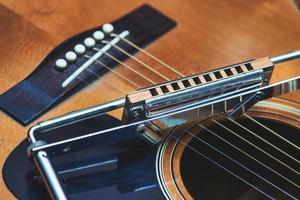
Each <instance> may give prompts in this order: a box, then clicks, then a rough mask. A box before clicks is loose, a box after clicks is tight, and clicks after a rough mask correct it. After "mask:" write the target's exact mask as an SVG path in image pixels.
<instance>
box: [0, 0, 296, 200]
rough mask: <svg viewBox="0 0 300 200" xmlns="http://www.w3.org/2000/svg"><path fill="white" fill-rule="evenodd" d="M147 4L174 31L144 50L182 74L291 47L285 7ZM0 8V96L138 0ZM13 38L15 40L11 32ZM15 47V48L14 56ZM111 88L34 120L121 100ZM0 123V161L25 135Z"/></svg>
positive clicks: (284, 71)
mask: <svg viewBox="0 0 300 200" xmlns="http://www.w3.org/2000/svg"><path fill="white" fill-rule="evenodd" d="M149 4H150V5H152V6H154V7H155V8H157V9H158V10H160V11H162V12H163V13H164V14H166V15H168V16H170V17H171V18H172V19H175V20H176V21H177V22H178V24H179V26H178V27H177V28H176V29H174V31H172V32H170V33H169V34H167V35H166V36H165V37H163V38H162V39H160V40H158V42H156V43H155V44H153V45H152V46H150V47H149V48H148V49H147V50H148V51H150V52H151V53H153V54H154V55H156V56H158V57H160V58H162V59H163V60H164V61H166V62H167V63H168V64H170V65H172V66H175V67H176V69H178V70H179V71H180V72H182V73H183V74H186V75H189V74H192V73H194V72H201V71H202V72H203V71H206V70H209V69H211V68H210V67H208V66H224V65H225V64H230V63H236V62H238V61H242V60H248V59H250V58H259V57H263V56H266V55H277V54H280V53H283V52H287V51H290V50H294V49H297V48H299V41H300V40H299V35H300V34H298V33H299V31H300V29H299V27H300V26H299V14H298V13H297V11H296V10H294V8H293V7H292V6H291V4H290V3H289V2H288V1H276V2H272V3H271V2H268V1H258V0H257V1H251V3H250V2H244V1H231V2H226V1H206V2H199V1H190V2H185V3H182V2H181V1H174V3H173V4H169V3H165V4H164V3H162V2H161V1H155V0H154V1H149ZM2 5H4V6H1V10H2V11H3V12H2V13H4V14H5V15H4V17H3V18H2V20H3V21H2V22H3V23H4V24H5V25H6V26H2V27H7V28H5V29H4V28H3V29H1V30H0V31H1V35H2V36H3V37H1V42H2V44H3V46H4V48H3V51H4V50H5V52H3V54H2V55H3V57H2V58H1V61H2V63H3V65H2V67H1V68H0V70H1V74H4V75H3V79H5V81H3V83H2V85H1V86H0V89H1V93H3V92H5V91H6V90H8V89H9V88H10V87H12V86H13V85H15V84H16V83H17V82H18V81H20V80H22V79H23V78H24V77H25V76H26V75H28V74H29V73H30V72H31V71H32V70H33V69H34V66H36V65H37V64H38V63H39V62H40V61H41V60H42V57H43V56H45V55H47V53H48V52H49V51H50V50H51V49H52V48H53V47H55V46H56V45H57V44H59V43H60V42H61V41H64V40H65V39H66V38H69V37H71V36H72V35H74V34H77V33H79V32H81V31H82V30H87V29H89V28H91V27H97V26H99V24H103V23H104V22H107V21H112V20H114V19H117V18H119V17H120V16H122V15H124V14H126V13H128V12H129V11H131V10H133V9H134V8H137V7H138V6H139V5H141V2H139V1H131V2H127V3H126V4H122V5H121V4H119V2H118V1H110V2H106V3H105V5H104V4H103V2H101V1H99V2H95V1H90V2H82V1H80V2H76V3H74V1H69V2H64V3H62V2H61V1H51V5H50V4H49V5H48V6H45V2H44V3H42V2H41V1H39V2H31V1H30V2H27V3H24V4H19V3H17V2H15V1H5V2H4V1H3V2H2ZM87 5H89V6H87ZM90 5H93V6H90ZM6 7H8V8H10V9H7V8H6ZM104 7H105V9H104ZM12 10H14V11H15V12H16V13H18V14H16V13H15V12H12ZM245 10H246V11H247V12H245ZM100 11H101V12H100ZM29 13H30V14H29ZM61 13H63V14H61ZM74 13H76V20H74ZM8 16H10V17H8ZM57 16H60V18H59V20H57ZM70 22H72V26H69V24H70ZM66 27H68V28H66ZM62 30H63V31H62ZM279 30H280V31H279ZM8 31H9V33H10V34H8V33H7V32H8ZM20 32H22V34H18V33H20ZM270 35H271V36H272V37H270ZM16 37H17V38H19V40H15V38H16ZM10 41H14V42H13V43H12V42H10ZM228 41H230V42H228ZM25 47H26V48H25ZM28 48H29V49H38V51H34V50H32V51H31V52H30V53H29V52H28ZM16 49H18V53H17V54H16ZM7 55H9V56H7ZM29 57H30V58H29ZM138 58H140V59H147V58H146V57H145V56H143V55H141V54H139V55H138ZM24 60H26V62H24ZM127 63H128V64H130V65H133V66H134V67H135V68H136V69H137V70H140V71H141V72H144V73H146V72H145V71H144V68H142V67H140V66H138V65H137V64H136V63H134V62H132V61H128V62H127ZM149 63H150V64H152V66H153V67H154V68H156V69H158V70H161V72H162V73H164V74H165V75H168V76H169V77H170V78H176V77H177V76H176V75H175V74H173V73H172V72H169V71H167V70H165V69H164V68H163V67H161V66H158V65H156V64H154V63H151V61H149ZM199 66H200V67H199ZM297 66H299V62H293V63H286V64H283V65H282V66H281V67H280V68H277V69H276V70H277V72H281V73H278V74H280V76H278V77H273V80H272V81H275V80H279V79H284V78H288V77H292V76H293V75H297V74H299V70H298V69H299V68H297ZM16 70H18V73H16ZM117 70H118V71H119V72H122V73H123V74H124V75H125V76H127V77H128V78H130V79H131V80H134V82H136V83H140V84H141V85H142V86H149V83H147V82H146V81H145V80H143V79H142V78H140V77H137V76H136V75H133V74H132V73H130V72H128V71H127V70H124V68H122V67H118V69H117ZM147 76H148V77H149V78H151V79H153V80H155V82H157V83H159V82H162V81H164V80H162V79H161V78H160V77H157V76H156V75H155V74H152V73H150V72H147ZM8 77H9V79H8ZM105 77H106V78H110V80H112V81H114V83H115V84H117V85H118V86H119V87H121V88H122V89H125V90H126V91H128V92H129V91H133V90H135V89H136V88H134V87H133V86H132V85H130V84H129V83H126V82H124V81H123V80H120V79H119V78H117V77H116V76H114V75H113V74H112V73H108V74H107V75H106V76H105ZM113 90H114V88H113V87H111V86H110V85H108V84H106V83H105V82H104V81H99V82H96V83H95V84H93V86H92V87H89V88H88V89H86V90H82V91H81V93H79V94H78V95H75V96H73V97H72V98H70V99H69V100H68V101H67V102H63V103H62V105H61V106H58V107H56V108H55V109H54V110H53V111H51V112H49V113H47V114H46V115H44V116H43V117H42V119H41V120H45V119H48V118H51V117H54V116H58V115H61V114H63V113H66V112H69V111H73V110H77V109H80V108H83V107H87V106H91V105H95V104H98V103H101V102H106V101H108V100H111V99H115V98H118V97H122V96H123V94H121V93H116V92H115V91H113ZM285 98H291V99H294V101H298V100H299V94H298V93H297V94H291V95H286V96H285ZM114 115H115V116H119V113H114ZM39 121H40V120H39ZM0 122H1V124H2V126H1V127H0V134H1V138H2V143H1V144H2V147H3V148H2V151H1V162H2V163H4V159H5V158H6V156H7V155H8V154H9V152H10V151H12V150H13V149H14V148H15V146H16V145H17V144H18V143H19V142H20V141H22V140H23V139H24V138H25V137H26V133H27V131H28V129H27V128H24V127H22V126H20V125H19V124H17V123H16V122H14V121H12V120H11V119H10V118H9V117H8V116H6V115H5V114H1V117H0ZM0 190H1V195H2V197H3V198H5V199H14V197H13V196H12V195H11V194H10V193H9V192H8V191H7V189H6V187H5V185H4V183H2V184H1V189H0Z"/></svg>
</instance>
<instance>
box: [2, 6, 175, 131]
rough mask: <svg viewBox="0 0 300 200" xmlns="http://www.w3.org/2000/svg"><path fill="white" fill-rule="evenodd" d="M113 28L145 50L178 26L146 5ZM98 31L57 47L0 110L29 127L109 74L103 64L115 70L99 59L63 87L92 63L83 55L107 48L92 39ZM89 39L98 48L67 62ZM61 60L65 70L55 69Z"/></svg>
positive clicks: (11, 92)
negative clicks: (69, 80) (127, 34)
mask: <svg viewBox="0 0 300 200" xmlns="http://www.w3.org/2000/svg"><path fill="white" fill-rule="evenodd" d="M112 25H113V26H114V33H116V34H121V33H122V32H123V31H129V36H128V38H129V39H130V40H131V41H132V42H134V43H135V44H137V45H139V46H145V45H147V44H149V43H150V42H152V41H153V40H155V39H157V37H159V36H161V35H162V34H163V33H165V32H166V31H168V30H170V29H171V28H172V27H174V26H175V22H174V21H172V20H171V19H168V18H167V17H166V16H163V15H162V14H160V13H159V12H158V11H156V10H154V9H153V8H151V7H150V6H148V5H144V6H142V7H140V8H137V9H136V10H135V11H133V12H131V13H130V14H128V15H126V16H124V17H122V18H120V19H118V20H116V21H115V22H113V23H112ZM98 30H102V26H100V27H97V28H94V29H91V30H88V31H85V32H83V33H80V34H78V35H76V36H74V37H72V38H70V39H68V40H66V41H65V42H64V43H62V44H60V45H59V46H58V47H56V48H55V49H54V50H53V51H51V52H50V53H49V55H48V56H47V57H46V58H45V59H44V60H43V61H42V62H41V64H40V65H39V66H38V67H37V68H36V69H35V70H34V71H33V72H32V73H31V74H30V75H29V76H28V77H27V78H26V79H25V80H23V81H22V82H20V83H18V84H17V85H16V86H14V87H13V88H11V89H10V90H8V91H7V92H5V93H4V94H2V95H1V96H0V108H1V109H2V110H3V111H4V112H6V113H7V114H8V115H10V116H11V117H13V118H14V119H15V120H17V121H19V122H20V123H21V124H23V125H27V124H28V123H30V122H31V121H32V120H34V119H36V118H37V117H38V116H40V115H41V114H42V113H45V112H46V111H47V110H49V109H51V108H52V107H53V106H54V105H56V104H58V103H59V102H61V101H63V100H64V99H67V98H68V97H69V96H70V95H72V94H74V93H76V92H77V91H79V90H80V89H82V88H83V87H86V86H87V85H88V84H90V83H92V81H93V80H96V79H98V78H99V77H101V76H103V75H104V74H105V73H107V72H108V71H109V70H107V69H106V68H105V67H104V66H103V65H102V63H103V64H104V65H105V66H109V67H110V68H114V67H115V66H116V65H117V64H118V63H117V62H116V61H114V60H112V59H110V58H109V57H105V56H100V57H99V58H98V59H97V62H98V63H97V62H92V63H91V64H90V65H89V66H88V68H87V69H85V70H84V71H83V72H81V73H80V74H79V75H78V76H77V78H75V79H74V80H73V81H71V82H70V83H69V84H68V85H66V86H63V84H64V83H65V81H66V80H67V79H68V77H70V76H71V75H72V74H73V73H74V72H75V71H77V70H78V68H80V67H81V66H82V65H84V63H86V62H87V61H88V60H89V59H87V58H86V57H84V56H83V55H81V54H84V55H89V56H93V55H94V54H96V52H95V50H94V49H93V48H99V49H101V48H103V47H104V46H105V44H103V43H101V42H99V41H97V40H96V38H94V37H93V34H94V33H95V31H98ZM102 34H103V32H102ZM103 37H104V39H105V40H112V38H111V37H109V36H107V35H106V36H103ZM87 39H90V40H92V41H94V42H95V40H96V44H95V45H93V46H92V47H90V48H88V47H89V46H87V45H86V47H85V50H84V51H83V53H81V54H80V53H77V56H75V60H74V61H73V60H72V61H68V60H66V58H65V57H67V56H66V55H67V53H68V52H69V53H70V52H72V53H73V54H74V49H75V47H76V45H78V44H81V45H82V44H83V43H86V42H87ZM119 43H121V44H119V46H121V47H122V48H124V49H125V50H126V51H127V52H129V53H131V54H133V53H134V52H136V49H135V48H133V47H130V46H128V45H126V44H124V42H123V43H122V42H119ZM87 44H88V42H87ZM83 48H84V47H83ZM75 52H76V49H75ZM78 52H80V51H78ZM109 52H110V54H111V55H113V56H115V57H116V58H118V59H119V60H121V61H124V60H125V59H126V58H128V57H126V55H124V54H122V53H120V52H118V51H111V50H110V51H109ZM75 55H76V53H75ZM76 57H77V58H76ZM60 59H63V60H62V61H61V62H63V61H64V62H66V63H67V64H66V67H64V68H63V69H60V68H58V67H57V66H56V65H57V64H56V63H57V62H58V61H60ZM99 62H101V64H99ZM58 66H59V65H58Z"/></svg>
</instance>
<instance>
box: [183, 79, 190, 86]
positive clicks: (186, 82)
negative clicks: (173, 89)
mask: <svg viewBox="0 0 300 200" xmlns="http://www.w3.org/2000/svg"><path fill="white" fill-rule="evenodd" d="M182 84H183V85H184V87H190V86H191V84H190V82H189V80H183V81H182Z"/></svg>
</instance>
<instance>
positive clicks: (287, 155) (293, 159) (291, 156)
mask: <svg viewBox="0 0 300 200" xmlns="http://www.w3.org/2000/svg"><path fill="white" fill-rule="evenodd" d="M110 57H113V56H112V55H110ZM115 60H118V59H116V58H115ZM121 62H122V61H120V60H119V63H121ZM260 139H262V138H260ZM269 144H270V143H269ZM271 145H272V144H271ZM273 146H274V145H273ZM275 148H277V147H275ZM278 149H279V148H277V150H278ZM280 150H281V149H280ZM280 150H279V151H280ZM281 152H283V151H282V150H281ZM285 155H287V156H288V157H290V158H291V159H293V160H296V159H295V158H293V157H292V156H290V155H288V154H287V153H285Z"/></svg>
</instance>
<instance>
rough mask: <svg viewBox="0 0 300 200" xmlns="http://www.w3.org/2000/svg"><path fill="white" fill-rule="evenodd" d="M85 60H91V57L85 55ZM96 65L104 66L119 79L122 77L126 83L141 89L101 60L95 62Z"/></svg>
mask: <svg viewBox="0 0 300 200" xmlns="http://www.w3.org/2000/svg"><path fill="white" fill-rule="evenodd" d="M84 57H85V58H89V59H90V58H91V56H88V55H84ZM95 62H96V63H98V64H100V65H101V66H103V67H104V68H106V69H107V70H109V71H111V72H112V73H114V74H116V75H117V76H118V77H120V78H121V79H124V80H125V81H127V82H129V83H131V84H132V85H134V86H135V87H136V88H141V86H139V85H138V84H136V83H134V82H133V81H131V80H130V79H128V78H126V77H124V76H123V75H122V74H120V73H119V72H117V71H116V70H114V69H112V68H110V67H109V66H108V65H106V64H104V63H103V62H101V61H100V60H98V59H97V60H95Z"/></svg>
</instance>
